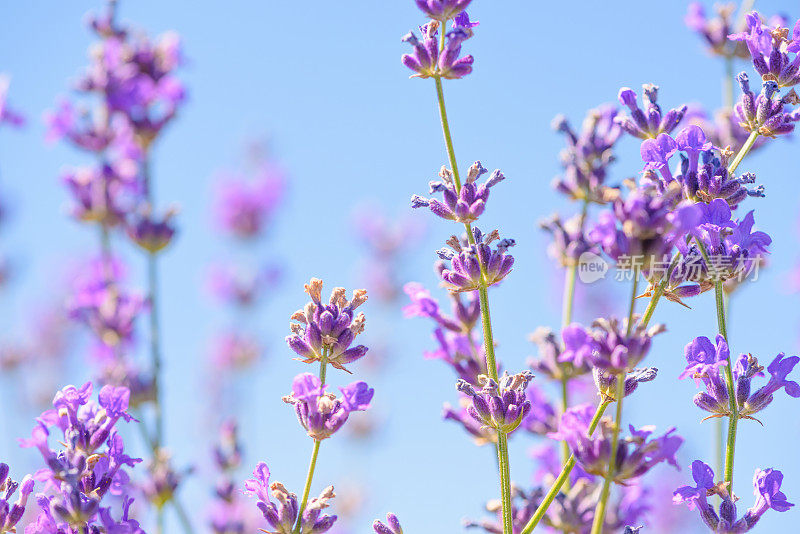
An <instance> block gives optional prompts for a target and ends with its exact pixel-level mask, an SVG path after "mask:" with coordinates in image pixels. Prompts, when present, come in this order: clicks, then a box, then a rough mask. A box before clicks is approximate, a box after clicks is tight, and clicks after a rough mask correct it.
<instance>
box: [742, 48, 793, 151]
mask: <svg viewBox="0 0 800 534" xmlns="http://www.w3.org/2000/svg"><path fill="white" fill-rule="evenodd" d="M798 59H800V56H798ZM795 70H800V69H798V68H797V67H795ZM736 79H737V80H738V81H739V86H740V87H741V89H742V96H741V97H739V101H738V102H737V103H736V106H735V108H734V111H735V112H736V117H737V118H738V119H739V126H741V127H742V128H743V129H744V130H745V131H746V132H758V133H759V134H760V135H763V136H765V137H777V136H779V135H784V134H788V133H790V132H793V131H794V127H795V124H794V123H795V122H797V121H798V120H800V111H798V110H795V111H791V112H789V111H785V109H784V108H785V107H786V105H787V104H790V105H796V104H800V98H799V97H798V96H797V93H796V92H795V91H794V89H792V90H791V91H790V92H788V93H787V94H786V95H784V96H783V97H781V96H780V93H779V85H778V82H776V81H774V80H766V81H765V82H764V83H763V84H762V86H761V93H760V94H759V95H758V96H756V95H755V94H754V93H753V91H751V90H750V82H749V79H748V77H747V74H746V73H744V72H742V73H741V74H739V75H738V76H737V77H736Z"/></svg>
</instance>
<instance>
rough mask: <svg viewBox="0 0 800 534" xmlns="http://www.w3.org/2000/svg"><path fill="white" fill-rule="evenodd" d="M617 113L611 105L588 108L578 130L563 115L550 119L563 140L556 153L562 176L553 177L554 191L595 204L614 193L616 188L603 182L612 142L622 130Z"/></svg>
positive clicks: (611, 160)
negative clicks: (558, 153)
mask: <svg viewBox="0 0 800 534" xmlns="http://www.w3.org/2000/svg"><path fill="white" fill-rule="evenodd" d="M617 113H618V110H617V108H615V107H613V106H600V107H598V108H595V109H591V110H589V112H588V113H587V114H586V118H585V119H584V121H583V126H582V128H581V130H580V132H576V131H575V130H573V129H572V127H571V126H570V124H569V122H568V121H567V119H566V117H564V116H563V115H559V116H557V117H556V118H555V119H554V120H553V128H554V129H555V130H557V131H559V132H562V133H563V134H564V136H565V137H566V140H567V146H566V148H564V150H562V151H561V154H560V158H561V164H562V166H563V167H564V175H563V176H560V177H558V178H557V179H556V180H555V182H554V186H555V188H556V190H558V191H560V192H562V193H564V194H566V195H567V196H568V197H569V198H572V199H576V200H579V199H583V200H587V201H591V202H597V203H599V204H604V203H606V202H608V201H609V200H611V199H613V198H614V197H615V196H616V190H615V189H613V188H610V187H607V186H605V185H604V184H605V180H606V175H607V172H608V167H609V166H610V165H611V163H613V162H614V160H615V159H616V156H615V155H614V151H613V149H614V145H615V144H616V142H617V140H618V139H619V137H620V135H621V133H622V130H621V129H620V126H619V125H618V124H617V122H616V118H617Z"/></svg>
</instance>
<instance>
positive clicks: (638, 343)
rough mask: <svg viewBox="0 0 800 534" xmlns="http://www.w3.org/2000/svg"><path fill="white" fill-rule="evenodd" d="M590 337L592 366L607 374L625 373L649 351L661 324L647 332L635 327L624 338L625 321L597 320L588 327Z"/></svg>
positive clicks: (662, 329)
mask: <svg viewBox="0 0 800 534" xmlns="http://www.w3.org/2000/svg"><path fill="white" fill-rule="evenodd" d="M592 327H593V329H592V331H591V334H592V338H593V339H594V343H595V346H596V350H593V351H592V354H591V363H592V366H593V367H595V368H598V369H600V370H603V371H606V372H608V373H611V374H619V373H626V372H628V371H631V370H632V369H633V368H634V367H636V366H637V365H638V364H639V362H641V361H642V360H643V359H644V358H645V356H647V353H648V352H649V351H650V345H651V343H652V339H653V336H656V335H658V334H660V333H662V332H664V331H665V327H664V325H662V324H658V325H655V326H652V327H650V328H649V329H648V328H647V327H645V326H643V325H641V324H637V325H636V327H634V328H633V329H632V330H631V333H630V335H626V333H625V332H626V331H627V319H625V320H624V321H622V322H620V321H619V320H618V319H616V318H611V319H597V320H596V321H595V322H594V323H593V324H592Z"/></svg>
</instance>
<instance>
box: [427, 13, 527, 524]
mask: <svg viewBox="0 0 800 534" xmlns="http://www.w3.org/2000/svg"><path fill="white" fill-rule="evenodd" d="M446 25H447V21H446V20H445V21H442V25H441V32H440V33H442V36H441V38H440V39H439V53H440V54H441V53H442V51H443V49H444V44H445V38H444V30H445V27H446ZM433 79H434V83H435V85H436V99H437V102H438V106H439V117H440V119H441V123H442V134H443V135H444V142H445V148H446V151H447V158H448V160H449V162H450V167H451V169H452V171H453V182H454V184H455V187H456V194H459V193H460V192H461V178H460V176H459V173H458V163H457V160H456V155H455V149H454V148H453V138H452V135H451V133H450V122H449V121H448V119H447V108H446V106H445V101H444V89H443V87H442V78H441V76H439V75H436V76H433ZM464 227H465V229H466V233H467V239H468V240H469V242H470V243H471V244H475V236H474V234H473V232H472V225H471V224H470V223H468V222H465V223H464ZM488 287H489V284H488V283H487V281H486V273H485V271H484V267H483V265H481V283H480V287H479V288H478V296H479V299H480V307H481V323H482V325H483V340H484V346H485V354H486V370H487V372H488V375H489V377H490V378H491V379H493V380H495V381H497V380H498V379H499V377H498V372H497V362H496V359H495V354H494V337H493V335H492V319H491V314H490V311H489V292H488ZM497 460H498V467H499V471H500V494H501V500H502V503H503V531H504V532H505V534H511V533H512V529H513V518H512V514H511V467H510V463H509V459H508V436H507V435H506V434H505V433H503V432H498V436H497Z"/></svg>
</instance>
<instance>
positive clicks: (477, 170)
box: [411, 161, 505, 223]
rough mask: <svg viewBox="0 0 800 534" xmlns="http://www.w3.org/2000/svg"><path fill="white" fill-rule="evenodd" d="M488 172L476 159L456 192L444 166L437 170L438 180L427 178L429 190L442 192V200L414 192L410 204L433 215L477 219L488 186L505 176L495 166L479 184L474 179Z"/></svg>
mask: <svg viewBox="0 0 800 534" xmlns="http://www.w3.org/2000/svg"><path fill="white" fill-rule="evenodd" d="M487 172H488V171H487V170H486V169H485V168H484V167H483V165H481V162H480V161H476V162H475V163H473V164H472V166H470V168H469V170H468V171H467V181H466V183H464V184H463V185H462V186H461V190H460V191H458V192H456V184H455V182H454V181H453V173H452V172H450V171H449V170H448V169H447V168H446V167H444V166H443V167H442V169H441V170H440V171H439V177H440V178H441V181H435V182H430V192H431V194H433V193H442V197H443V200H444V202H440V201H439V200H436V199H428V198H423V197H421V196H419V195H414V196H413V197H411V207H412V208H421V207H427V208H429V209H430V210H431V211H432V212H433V213H434V215H438V216H439V217H441V218H442V219H447V220H450V221H455V222H457V223H471V222H473V221H476V220H477V219H478V217H479V216H480V215H481V214H482V213H483V210H484V209H486V202H487V200H489V189H490V188H492V187H494V186H495V185H497V184H498V183H500V182H501V181H503V180H504V179H505V176H504V175H503V173H501V172H500V171H499V170H495V171H494V172H493V173H492V174H491V175H490V176H489V177H488V178H487V179H486V180H485V181H484V182H483V183H482V184H480V185H478V184H477V183H476V181H477V180H478V178H480V177H481V176H482V175H484V174H486V173H487Z"/></svg>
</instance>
